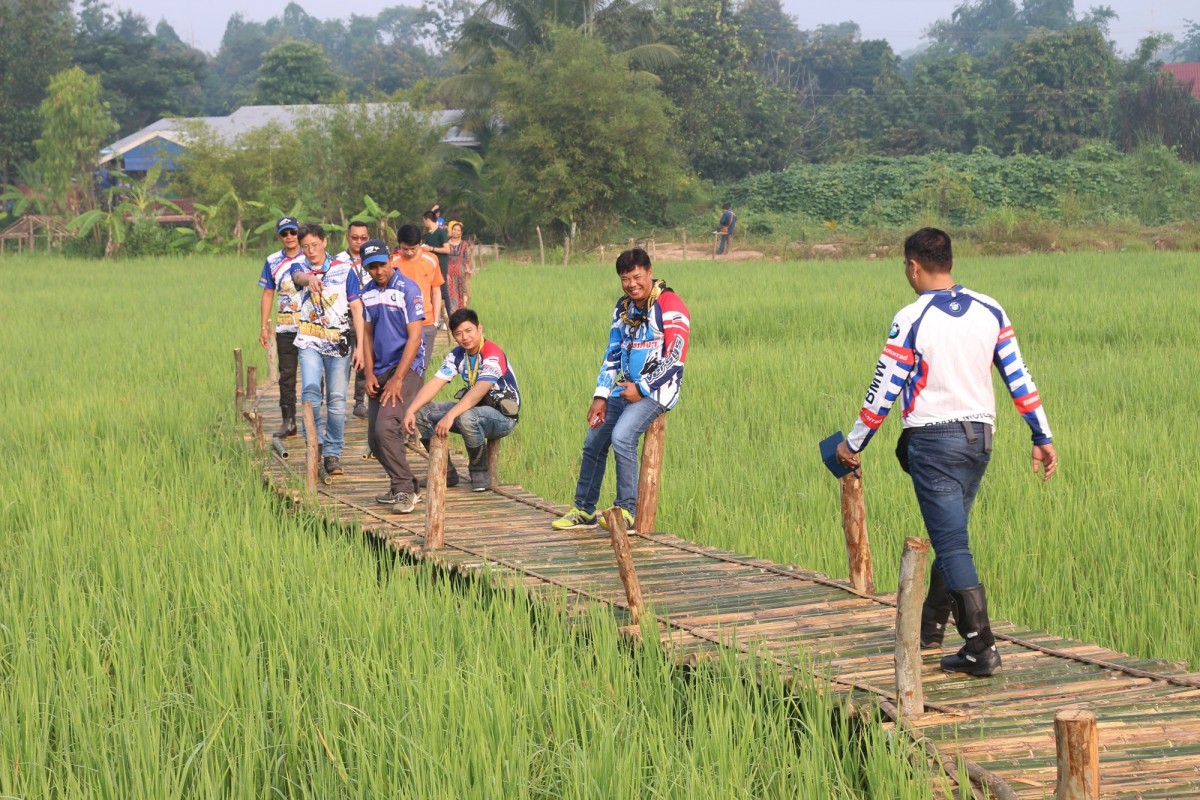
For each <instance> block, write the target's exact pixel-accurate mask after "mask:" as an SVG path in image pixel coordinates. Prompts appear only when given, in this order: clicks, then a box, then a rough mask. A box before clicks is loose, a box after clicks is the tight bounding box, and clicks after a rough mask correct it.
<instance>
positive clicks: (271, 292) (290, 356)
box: [258, 217, 300, 438]
mask: <svg viewBox="0 0 1200 800" xmlns="http://www.w3.org/2000/svg"><path fill="white" fill-rule="evenodd" d="M299 233H300V223H299V222H297V221H296V218H295V217H281V218H280V220H279V221H278V222H276V223H275V234H276V236H278V237H279V244H280V245H281V247H280V249H279V250H276V251H275V252H274V253H271V255H269V256H267V260H266V261H265V262H264V263H263V268H262V274H261V275H260V276H259V278H258V285H259V287H261V288H262V290H263V293H262V300H261V301H260V303H259V317H260V319H261V321H262V328H261V329H260V332H259V334H258V342H259V344H261V345H262V346H263V349H264V350H265V349H267V348H268V347H270V346H271V342H270V336H269V331H270V322H271V306H272V305H274V306H275V350H276V352H277V353H278V354H279V410H280V412H281V413H282V415H283V424H282V425H281V426H280V428H279V430H277V431H275V433H274V435H275V436H278V437H280V438H283V437H285V436H295V435H296V432H297V431H296V370H297V367H298V365H299V363H300V360H299V359H300V356H299V351H298V350H296V327H297V322H296V313H297V312H298V311H299V310H300V292H299V290H297V289H296V285H295V284H294V283H293V282H292V266H293V265H294V262H295V260H296V259H297V258H299V257H300V239H299V236H298V234H299Z"/></svg>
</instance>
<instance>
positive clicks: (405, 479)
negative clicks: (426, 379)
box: [367, 367, 423, 494]
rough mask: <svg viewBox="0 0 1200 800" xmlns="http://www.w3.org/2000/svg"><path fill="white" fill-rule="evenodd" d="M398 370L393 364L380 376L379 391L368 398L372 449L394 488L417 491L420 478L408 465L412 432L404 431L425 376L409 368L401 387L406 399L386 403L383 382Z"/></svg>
mask: <svg viewBox="0 0 1200 800" xmlns="http://www.w3.org/2000/svg"><path fill="white" fill-rule="evenodd" d="M395 374H396V369H395V368H394V367H393V368H392V369H390V370H388V371H387V372H385V373H383V374H382V375H378V376H376V377H378V378H379V394H377V395H375V396H374V397H372V398H370V399H369V400H368V401H367V444H368V446H370V448H371V452H373V453H374V454H375V457H376V458H377V459H379V463H380V465H381V466H382V467H383V471H384V472H386V473H387V474H388V478H389V479H390V480H391V484H390V486H389V488H390V489H391V491H393V492H405V493H408V494H411V493H413V492H416V491H417V479H416V478H415V477H413V473H412V468H411V467H409V466H408V453H407V451H406V449H405V446H404V443H405V442H407V441H408V434H407V433H405V432H404V424H403V423H404V414H405V412H407V411H408V407H409V406H410V405H411V404H412V401H413V398H414V397H416V396H417V392H419V391H421V386H422V385H423V382H422V381H421V376H420V375H418V374H417V373H415V372H413V371H412V370H409V371H408V372H407V373H406V374H405V375H404V384H403V386H402V388H401V392H400V393H401V395H402V396H403V397H404V402H403V403H397V404H396V405H394V406H385V405H383V404H382V403H380V402H379V398H380V396H381V395H382V394H383V386H384V384H386V383H387V382H388V381H389V380H391V379H392V376H393V375H395Z"/></svg>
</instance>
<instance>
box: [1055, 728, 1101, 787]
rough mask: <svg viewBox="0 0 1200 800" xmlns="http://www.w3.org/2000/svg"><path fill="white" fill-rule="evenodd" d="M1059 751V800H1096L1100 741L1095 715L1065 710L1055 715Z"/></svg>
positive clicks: (1098, 783)
mask: <svg viewBox="0 0 1200 800" xmlns="http://www.w3.org/2000/svg"><path fill="white" fill-rule="evenodd" d="M1054 738H1055V741H1056V743H1057V750H1058V788H1057V789H1056V790H1055V794H1054V796H1055V798H1057V800H1097V798H1099V797H1100V741H1099V737H1098V736H1097V733H1096V715H1095V713H1093V712H1091V711H1087V710H1085V709H1080V708H1064V709H1062V710H1061V711H1059V712H1058V713H1057V714H1055V715H1054Z"/></svg>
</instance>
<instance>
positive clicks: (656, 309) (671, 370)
mask: <svg viewBox="0 0 1200 800" xmlns="http://www.w3.org/2000/svg"><path fill="white" fill-rule="evenodd" d="M626 305H627V304H626V303H625V302H624V298H622V300H619V301H618V302H617V307H616V310H615V311H614V312H613V321H612V328H610V329H609V334H608V349H607V350H606V351H605V353H604V363H603V364H602V365H601V367H600V375H599V376H598V377H597V379H596V390H595V391H594V392H593V393H592V396H593V397H610V396H612V395H614V394H619V393H620V391H621V388H620V387H619V386H618V385H617V384H618V383H620V382H621V381H632V382H634V383H636V384H637V386H638V391H639V392H641V394H642V397H652V398H654V400H655V401H656V402H657V403H658V404H659V405H661V406H662V407H663V408H666V409H671V408H674V407H675V404H676V403H678V402H679V391H680V388H681V386H682V385H683V363H684V360H685V359H686V358H687V348H688V334H689V332H690V330H691V320H690V319H689V317H688V310H687V306H685V305H684V304H683V300H681V299H679V295H677V294H675V293H674V292H673V291H671V290H670V289H665V290H663V292H662V293H661V294H660V295H659V296H658V299H657V300H655V301H654V303H653V304H652V305H651V306H650V308H649V309H647V310H645V311H643V310H641V309H638V308H636V307H635V306H634V305H633V304H632V303H629V304H628V307H629V310H628V311H627V312H625V316H624V318H623V315H622V312H623V311H625V308H626Z"/></svg>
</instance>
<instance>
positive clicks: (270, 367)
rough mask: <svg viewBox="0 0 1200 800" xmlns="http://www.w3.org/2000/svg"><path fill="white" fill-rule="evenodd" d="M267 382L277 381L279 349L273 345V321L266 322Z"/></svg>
mask: <svg viewBox="0 0 1200 800" xmlns="http://www.w3.org/2000/svg"><path fill="white" fill-rule="evenodd" d="M267 382H268V383H278V382H279V350H278V348H277V347H276V346H275V323H274V322H268V323H267Z"/></svg>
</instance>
